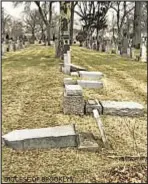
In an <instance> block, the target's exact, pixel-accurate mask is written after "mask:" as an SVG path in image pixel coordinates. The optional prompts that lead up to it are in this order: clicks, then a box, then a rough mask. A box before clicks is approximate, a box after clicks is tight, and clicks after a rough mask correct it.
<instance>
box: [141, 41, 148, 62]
mask: <svg viewBox="0 0 148 184" xmlns="http://www.w3.org/2000/svg"><path fill="white" fill-rule="evenodd" d="M140 60H141V61H142V62H146V61H147V51H146V45H145V40H144V39H143V40H142V46H141V58H140Z"/></svg>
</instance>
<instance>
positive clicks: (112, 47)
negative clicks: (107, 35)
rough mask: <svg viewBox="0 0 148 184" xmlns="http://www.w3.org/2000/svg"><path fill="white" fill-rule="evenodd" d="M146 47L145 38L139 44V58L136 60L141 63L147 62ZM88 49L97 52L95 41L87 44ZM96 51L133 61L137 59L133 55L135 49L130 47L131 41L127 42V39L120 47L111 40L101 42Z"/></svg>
mask: <svg viewBox="0 0 148 184" xmlns="http://www.w3.org/2000/svg"><path fill="white" fill-rule="evenodd" d="M146 45H147V40H146V38H143V39H142V43H141V49H140V58H138V59H139V60H141V61H142V62H146V61H147V47H146ZM88 48H89V49H92V50H97V41H96V40H93V41H92V43H91V44H90V43H89V45H88ZM98 51H100V52H106V53H109V54H111V53H114V54H118V55H122V56H127V57H129V58H132V59H134V60H136V59H137V56H136V54H135V49H134V48H133V47H132V44H131V40H128V39H127V38H125V39H124V40H123V43H122V45H121V44H120V45H117V44H116V43H114V42H113V41H111V40H103V41H102V42H100V43H99V48H98Z"/></svg>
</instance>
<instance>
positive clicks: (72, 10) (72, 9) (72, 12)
mask: <svg viewBox="0 0 148 184" xmlns="http://www.w3.org/2000/svg"><path fill="white" fill-rule="evenodd" d="M74 7H75V6H74V1H72V2H71V17H70V45H72V43H73V24H74Z"/></svg>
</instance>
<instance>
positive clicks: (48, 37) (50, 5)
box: [47, 2, 52, 45]
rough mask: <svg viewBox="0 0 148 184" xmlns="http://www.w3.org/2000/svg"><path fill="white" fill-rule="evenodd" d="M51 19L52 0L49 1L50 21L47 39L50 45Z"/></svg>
mask: <svg viewBox="0 0 148 184" xmlns="http://www.w3.org/2000/svg"><path fill="white" fill-rule="evenodd" d="M51 21H52V2H49V23H48V26H47V41H48V45H51V44H50V39H51V32H50V30H51Z"/></svg>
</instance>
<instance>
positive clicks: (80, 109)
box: [63, 71, 144, 116]
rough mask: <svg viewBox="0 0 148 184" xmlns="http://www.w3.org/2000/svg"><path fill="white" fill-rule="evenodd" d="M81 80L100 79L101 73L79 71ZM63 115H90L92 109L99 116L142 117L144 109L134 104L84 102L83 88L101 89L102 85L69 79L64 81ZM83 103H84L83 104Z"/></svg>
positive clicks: (100, 83) (96, 82)
mask: <svg viewBox="0 0 148 184" xmlns="http://www.w3.org/2000/svg"><path fill="white" fill-rule="evenodd" d="M79 73H80V77H81V78H86V77H87V78H90V79H94V77H95V78H97V79H101V78H102V77H103V74H102V73H101V72H86V71H80V72H79ZM64 86H65V89H64V99H63V111H64V114H77V115H84V114H90V113H92V111H93V109H97V110H98V111H99V113H100V114H105V115H120V116H136V115H143V113H144V108H143V106H142V105H141V104H138V103H135V102H117V101H101V102H96V101H95V100H88V101H85V100H84V98H83V91H82V89H83V88H99V89H100V88H102V87H103V83H102V82H101V81H100V82H99V81H90V80H77V81H74V80H72V79H71V78H65V79H64ZM84 101H85V102H84Z"/></svg>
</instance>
